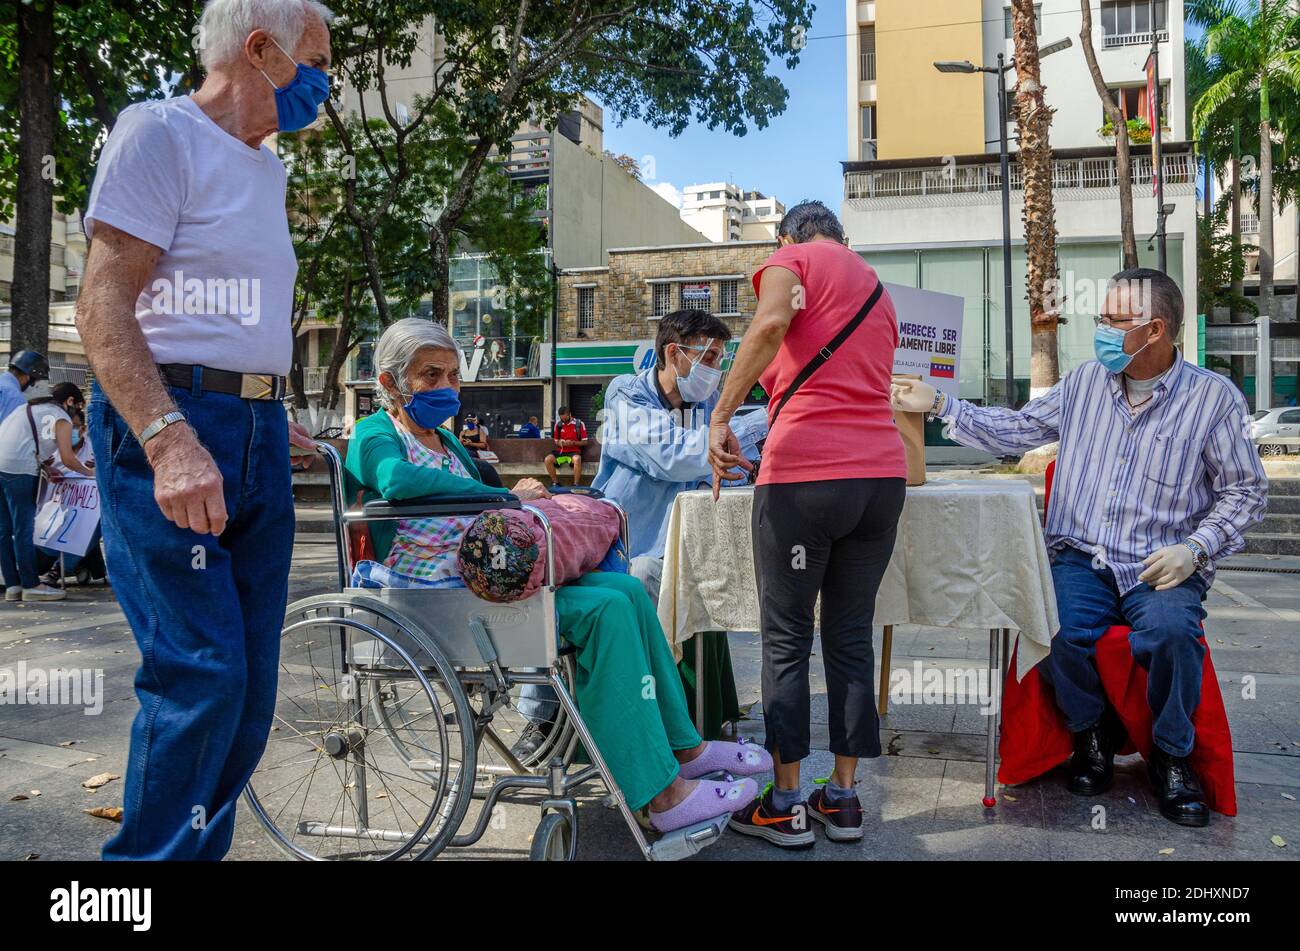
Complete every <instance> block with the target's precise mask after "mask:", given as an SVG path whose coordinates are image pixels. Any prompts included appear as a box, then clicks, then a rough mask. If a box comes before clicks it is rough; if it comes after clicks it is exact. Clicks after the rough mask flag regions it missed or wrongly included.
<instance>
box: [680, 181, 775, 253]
mask: <svg viewBox="0 0 1300 951" xmlns="http://www.w3.org/2000/svg"><path fill="white" fill-rule="evenodd" d="M784 214H785V203H784V202H782V201H780V200H779V199H777V198H775V197H768V196H767V195H764V194H763V193H762V192H759V191H743V190H742V189H741V188H740V186H738V185H734V184H732V183H731V182H705V183H703V184H699V185H687V186H686V187H685V188H684V189H683V190H682V210H681V216H682V221H684V222H686V223H687V224H688V225H690V226H691V227H692V228H694V229H695V230H696V231H698V232H700V234H702V235H704V236H705V237H706V238H708V239H709V240H710V241H763V240H767V239H772V240H775V238H776V229H777V225H779V224H780V223H781V217H782V216H783V215H784Z"/></svg>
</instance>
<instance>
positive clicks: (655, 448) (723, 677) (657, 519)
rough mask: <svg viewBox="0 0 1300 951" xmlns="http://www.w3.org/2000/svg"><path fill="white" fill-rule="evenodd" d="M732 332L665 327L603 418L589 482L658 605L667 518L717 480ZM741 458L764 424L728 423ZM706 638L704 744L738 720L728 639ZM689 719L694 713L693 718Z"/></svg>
mask: <svg viewBox="0 0 1300 951" xmlns="http://www.w3.org/2000/svg"><path fill="white" fill-rule="evenodd" d="M730 339H731V329H730V328H729V327H728V326H727V325H726V324H725V323H724V322H723V321H722V320H721V319H720V318H718V317H716V316H714V315H713V314H710V313H708V312H707V311H702V310H679V311H674V312H673V313H671V314H667V315H665V316H664V317H663V318H661V319H660V321H659V329H658V331H657V332H656V334H655V364H654V366H651V367H648V368H647V369H645V370H642V371H641V372H639V373H636V374H627V375H625V376H619V377H615V378H614V379H613V380H611V381H610V384H609V388H608V389H607V390H606V392H605V406H604V409H603V410H602V411H601V414H600V415H601V425H600V430H599V432H600V442H601V458H600V469H599V470H598V471H597V473H596V478H595V479H594V480H593V481H592V483H591V484H592V488H595V489H599V490H600V491H601V492H603V493H604V494H605V497H606V498H609V499H612V500H613V501H615V502H617V503H618V504H619V505H620V506H621V507H622V508H623V511H624V512H626V513H627V519H628V528H629V532H630V534H631V538H632V545H631V550H630V551H629V552H628V554H629V555H630V556H631V559H632V560H631V572H632V574H633V575H634V576H635V577H637V578H639V579H640V580H641V582H642V583H643V584H644V585H645V588H646V593H647V594H649V595H650V600H651V601H653V602H654V603H655V604H658V603H659V585H660V578H661V576H662V573H663V565H664V539H665V536H666V534H667V531H668V517H669V515H670V514H671V512H672V508H673V501H674V499H676V498H677V494H678V493H679V492H686V491H689V490H691V489H696V488H699V487H700V485H701V484H702V483H705V482H706V481H707V480H709V479H710V478H711V477H712V475H713V467H712V466H711V465H709V431H708V430H709V419H710V417H711V415H712V413H713V407H714V405H716V404H717V402H718V385H719V383H720V382H721V380H722V369H721V368H722V362H723V359H724V358H725V356H726V343H727V341H728V340H730ZM731 427H732V429H733V430H734V431H735V433H736V436H737V439H738V440H739V443H740V446H741V448H742V449H743V450H748V449H750V448H751V447H753V446H754V445H755V444H756V443H757V442H758V440H760V439H762V438H763V436H764V435H766V434H767V416H766V414H763V413H750V414H749V415H747V416H743V417H736V418H735V419H733V420H732V422H731ZM699 636H700V637H702V638H703V639H704V641H703V647H704V655H705V672H704V674H703V676H705V682H706V684H708V685H709V686H710V687H713V688H716V689H709V688H706V690H705V703H704V709H705V715H704V717H703V718H702V719H697V722H698V723H702V724H703V731H704V735H705V736H715V735H718V734H719V733H720V730H721V726H722V724H723V723H724V722H727V721H728V720H732V719H735V718H736V717H738V715H739V706H738V702H737V699H736V687H735V680H734V677H733V676H732V672H731V652H730V651H729V650H728V647H727V635H726V632H725V631H708V632H705V633H703V634H701V635H699ZM694 663H695V658H694V651H693V650H688V651H687V652H686V656H685V657H684V658H683V661H682V663H681V665H679V666H680V668H681V672H682V676H683V680H684V681H685V682H686V686H687V690H686V697H687V700H688V701H689V702H690V703H691V704H692V705H694V702H695V696H696V693H695V690H694V682H695V676H696V673H695V671H694ZM691 712H692V715H694V714H695V711H694V709H692V711H691Z"/></svg>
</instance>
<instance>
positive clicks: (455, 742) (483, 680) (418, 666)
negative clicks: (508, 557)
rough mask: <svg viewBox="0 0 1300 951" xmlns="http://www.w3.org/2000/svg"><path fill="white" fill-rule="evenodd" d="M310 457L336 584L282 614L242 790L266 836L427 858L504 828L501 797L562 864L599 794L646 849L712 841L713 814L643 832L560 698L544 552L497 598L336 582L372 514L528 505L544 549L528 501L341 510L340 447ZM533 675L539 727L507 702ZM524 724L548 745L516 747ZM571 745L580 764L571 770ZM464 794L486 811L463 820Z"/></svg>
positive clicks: (304, 851) (678, 851)
mask: <svg viewBox="0 0 1300 951" xmlns="http://www.w3.org/2000/svg"><path fill="white" fill-rule="evenodd" d="M317 450H318V451H319V453H320V454H321V455H322V456H323V457H324V459H325V461H326V464H327V468H328V469H329V476H330V496H331V503H332V507H333V512H334V521H335V537H334V543H335V546H336V548H337V551H338V586H339V591H338V593H337V594H322V595H315V596H312V597H308V598H304V599H302V600H300V601H296V602H294V603H293V604H291V605H289V607H288V608H287V610H286V617H285V625H284V629H283V631H282V633H281V642H280V663H279V681H278V687H277V695H276V709H275V713H274V717H273V721H272V724H271V728H270V732H269V735H268V738H267V744H266V749H265V751H264V753H263V754H262V758H261V760H260V762H259V763H258V766H257V769H256V770H255V771H254V772H253V775H252V777H251V778H250V780H249V783H248V786H247V788H246V790H245V793H244V795H245V798H246V801H247V804H248V805H249V807H250V808H251V809H252V811H253V813H254V815H255V816H256V817H257V819H258V821H259V822H260V823H261V825H262V826H263V827H264V829H265V831H266V832H267V834H268V835H269V836H270V838H271V840H272V841H273V842H274V843H275V845H277V846H278V847H279V848H280V849H281V850H282V851H284V852H286V853H287V854H288V855H290V856H292V857H294V858H298V859H303V860H314V861H329V860H335V861H337V860H347V859H364V860H380V861H392V860H398V859H406V860H415V859H432V858H434V857H435V856H437V855H438V854H439V853H441V852H442V851H443V850H444V849H446V848H448V847H451V848H463V847H466V846H471V845H474V844H475V843H477V842H479V841H480V840H481V839H482V837H483V836H484V835H485V834H486V832H487V831H488V828H489V827H490V826H499V822H498V818H499V816H500V813H499V810H498V806H499V805H500V804H502V803H512V804H533V805H536V806H537V807H538V808H539V810H540V821H539V822H538V824H537V827H536V830H535V831H534V833H533V836H532V841H531V845H530V849H529V858H530V859H532V860H535V861H571V860H573V859H574V858H575V857H576V855H577V845H578V809H577V803H578V800H577V794H578V793H579V792H582V793H583V794H584V795H598V794H599V790H600V789H602V788H603V790H604V797H603V801H604V803H605V804H607V805H613V806H614V807H616V808H617V809H618V810H619V811H620V812H621V813H622V815H623V818H624V819H625V820H626V822H627V825H628V827H629V829H630V830H631V832H632V836H633V838H634V839H635V840H636V843H637V846H638V847H639V848H640V850H641V854H642V855H643V856H644V857H645V858H646V859H651V860H664V859H667V860H674V859H681V858H686V857H689V856H691V855H694V854H696V853H698V852H699V851H700V850H701V849H703V848H705V847H707V846H709V845H712V844H713V843H714V842H716V841H717V840H718V839H719V838H720V837H721V835H722V830H723V829H724V828H725V825H726V821H727V817H726V816H722V817H718V818H716V819H713V820H709V821H706V822H702V823H697V824H696V825H693V826H689V827H687V828H684V829H678V830H675V831H674V832H670V833H667V834H665V835H662V836H659V837H657V838H655V839H654V840H653V841H652V840H651V839H649V838H648V837H647V834H646V831H645V829H643V826H642V824H641V823H640V822H639V821H638V817H637V816H636V815H635V814H634V813H633V811H632V810H631V808H629V806H628V803H627V800H626V799H625V798H624V796H623V793H622V791H621V790H620V789H619V788H618V784H617V783H616V782H615V781H614V778H613V776H612V775H611V774H610V772H609V769H608V768H607V766H606V764H605V761H604V760H603V758H602V757H601V755H600V750H599V749H598V748H597V747H596V744H595V742H594V741H593V740H592V737H591V734H590V732H589V731H588V729H587V726H586V725H585V724H584V723H583V720H582V716H581V714H580V713H579V711H578V708H577V705H576V703H575V702H574V700H573V696H572V692H571V687H572V683H573V679H574V666H573V658H572V656H571V652H568V651H566V650H565V649H564V648H562V646H561V644H560V641H559V636H558V631H557V625H556V610H555V590H556V587H557V586H556V585H555V584H554V583H553V579H552V577H551V560H550V559H548V563H547V568H546V576H545V583H544V585H543V587H542V589H541V590H540V591H538V592H537V593H536V594H535V595H533V596H532V597H530V598H527V599H525V600H522V601H516V602H512V603H507V604H498V603H493V602H489V601H484V600H481V599H479V598H478V597H476V596H475V595H474V594H473V593H472V592H470V591H469V590H468V589H466V588H353V587H349V584H350V579H351V577H352V570H353V566H354V563H355V562H356V561H357V560H358V559H357V557H356V550H355V548H356V546H355V540H356V539H358V538H360V537H361V533H364V531H365V525H366V524H367V523H370V522H376V521H394V520H399V519H410V518H427V517H431V516H456V515H465V516H473V515H478V514H479V513H481V512H484V511H487V510H491V509H501V508H515V509H524V510H527V511H529V512H530V513H531V514H533V515H534V516H535V517H536V518H537V519H538V520H539V522H540V523H541V525H542V527H543V530H544V531H545V532H546V537H547V545H548V551H549V550H551V549H550V544H551V540H552V536H551V527H550V525H549V523H548V522H547V520H546V518H545V516H544V515H543V513H542V512H541V510H539V509H537V508H535V507H533V506H529V505H528V504H526V503H521V502H520V501H519V500H517V499H515V498H513V497H511V496H509V495H508V494H502V495H501V496H499V497H496V498H488V499H486V500H485V499H484V497H482V496H478V497H475V498H474V499H472V500H470V499H448V498H439V499H425V500H412V501H406V502H400V503H393V502H387V501H374V502H369V503H366V504H365V505H363V506H360V507H356V508H353V509H351V510H349V509H348V507H347V504H346V500H345V490H344V484H345V482H344V472H343V465H342V458H341V457H340V455H339V453H338V452H337V450H335V449H334V448H333V447H332V446H330V445H328V444H325V443H318V444H317ZM587 494H593V495H596V496H597V497H599V494H598V493H592V492H590V490H587ZM602 501H603V502H604V503H605V504H607V505H611V506H613V507H614V508H616V509H618V511H619V515H620V519H621V524H622V529H621V531H622V537H623V541H624V543H625V544H626V542H627V540H628V529H627V517H626V515H624V514H623V512H622V509H620V508H619V507H618V506H617V505H616V504H615V503H614V502H612V501H611V500H609V499H602ZM358 530H359V531H358ZM529 685H532V686H533V687H534V692H536V688H537V687H543V688H544V687H549V688H550V689H551V690H552V691H553V692H554V694H553V695H554V700H550V699H547V700H544V701H541V702H540V705H541V706H543V707H550V708H551V710H552V712H551V714H550V715H549V716H547V717H544V718H542V719H541V720H539V714H538V713H536V712H534V713H532V714H530V716H527V717H526V716H524V714H523V713H522V712H521V710H520V706H521V701H522V700H525V699H527V698H525V697H523V696H522V693H521V692H522V691H524V689H525V688H526V687H528V686H529ZM543 694H544V691H543ZM531 702H532V703H533V704H534V707H537V706H538V704H539V701H537V700H535V699H534V700H532V701H531ZM530 723H531V724H532V725H533V726H534V727H537V728H538V729H539V730H540V734H541V735H542V737H543V739H542V741H541V742H540V743H538V744H536V745H534V746H531V747H521V746H519V744H518V740H519V739H520V738H522V736H523V733H524V731H525V730H526V729H528V728H529V725H530ZM579 747H581V749H582V750H583V751H585V753H586V755H587V758H588V759H589V761H590V762H589V763H588V764H577V763H575V760H576V759H577V753H578V751H579ZM474 801H477V802H479V803H481V808H480V809H479V812H478V815H477V817H476V819H475V821H474V823H473V825H472V827H470V828H468V829H466V830H462V828H461V827H462V825H463V824H465V818H466V815H467V813H468V811H469V809H470V806H471V803H472V802H474Z"/></svg>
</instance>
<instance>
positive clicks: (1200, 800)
mask: <svg viewBox="0 0 1300 951" xmlns="http://www.w3.org/2000/svg"><path fill="white" fill-rule="evenodd" d="M1147 773H1148V774H1149V775H1150V776H1151V785H1152V786H1153V787H1154V788H1155V793H1156V799H1158V800H1159V801H1160V814H1161V815H1162V816H1164V817H1165V818H1166V819H1168V820H1169V821H1170V822H1176V823H1178V824H1179V825H1180V826H1195V827H1197V828H1200V827H1201V826H1206V825H1209V824H1210V810H1209V807H1208V806H1206V805H1205V791H1204V790H1203V789H1201V781H1200V780H1199V779H1197V778H1196V773H1194V772H1193V771H1192V764H1191V763H1190V762H1188V760H1187V758H1186V757H1184V756H1170V755H1169V754H1168V753H1166V752H1165V751H1164V750H1162V749H1161V748H1160V747H1158V746H1155V745H1152V747H1151V759H1150V760H1148V761H1147Z"/></svg>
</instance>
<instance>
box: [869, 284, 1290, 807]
mask: <svg viewBox="0 0 1300 951" xmlns="http://www.w3.org/2000/svg"><path fill="white" fill-rule="evenodd" d="M1095 321H1096V325H1097V326H1096V332H1095V338H1094V341H1093V349H1094V351H1095V353H1096V355H1097V359H1096V360H1089V361H1088V362H1087V363H1084V364H1082V365H1081V366H1078V367H1075V368H1074V369H1073V370H1071V371H1070V372H1069V373H1067V374H1066V375H1065V376H1064V377H1062V378H1061V381H1060V382H1059V383H1057V384H1056V385H1055V386H1054V387H1052V388H1051V389H1050V390H1048V391H1047V392H1046V393H1044V394H1043V395H1042V396H1040V397H1038V398H1037V399H1033V400H1030V401H1029V402H1028V403H1026V404H1025V405H1024V406H1023V407H1021V408H1020V409H1019V410H1013V409H1007V408H1005V407H998V406H975V405H974V404H973V403H968V402H966V401H965V400H958V399H950V398H949V397H947V396H946V395H945V394H943V393H937V392H936V391H935V389H934V388H933V387H932V386H930V385H929V384H926V383H922V382H921V381H919V380H917V381H909V380H904V379H902V378H899V379H897V380H895V382H894V393H893V403H894V406H895V407H897V408H898V409H901V410H907V411H910V412H921V413H929V414H930V415H931V416H933V417H937V418H939V419H942V420H944V421H945V422H946V423H947V424H948V426H947V429H948V430H949V432H950V433H951V436H952V438H953V439H954V440H956V441H957V442H959V443H961V444H962V445H964V446H972V447H974V448H977V449H983V450H985V451H987V452H992V453H996V454H998V455H1009V454H1014V453H1023V452H1027V451H1028V450H1030V449H1033V448H1035V447H1037V446H1042V445H1046V444H1047V443H1053V442H1059V443H1060V446H1059V449H1058V451H1057V456H1056V475H1055V477H1054V479H1053V482H1052V504H1051V505H1050V506H1048V510H1047V524H1046V526H1045V529H1044V534H1045V536H1046V540H1047V548H1048V552H1049V554H1050V556H1051V560H1052V583H1053V585H1054V586H1055V588H1056V602H1057V605H1058V608H1059V610H1060V617H1061V630H1060V632H1059V633H1058V634H1057V635H1056V636H1055V637H1054V638H1053V639H1052V651H1051V653H1050V654H1048V655H1047V660H1046V661H1045V662H1044V663H1043V664H1042V665H1040V667H1039V670H1040V671H1041V673H1042V676H1043V678H1044V679H1045V680H1046V681H1047V682H1048V683H1049V684H1051V685H1052V687H1053V693H1054V695H1055V698H1056V705H1057V707H1058V708H1059V709H1060V711H1061V713H1062V714H1063V716H1064V718H1065V723H1066V726H1067V727H1068V728H1069V730H1070V732H1071V734H1072V735H1073V742H1074V754H1073V756H1072V757H1071V759H1070V762H1069V765H1068V766H1067V767H1066V771H1065V785H1066V788H1067V789H1068V790H1069V791H1070V792H1072V793H1074V794H1075V795H1077V796H1097V795H1101V794H1102V793H1104V792H1106V790H1107V789H1109V788H1110V784H1111V780H1112V779H1113V777H1114V760H1115V753H1116V751H1117V750H1118V749H1119V748H1120V747H1122V746H1123V745H1124V741H1125V739H1126V735H1125V732H1124V728H1123V726H1122V725H1121V724H1120V722H1119V718H1118V716H1117V715H1116V713H1115V711H1114V710H1113V709H1112V708H1111V707H1110V705H1109V703H1108V702H1107V700H1106V696H1105V694H1104V693H1103V692H1102V685H1101V681H1100V679H1099V678H1098V675H1097V668H1096V645H1097V641H1098V640H1099V639H1100V638H1101V636H1102V635H1103V634H1104V633H1106V630H1107V629H1108V628H1109V627H1111V626H1112V625H1116V624H1125V625H1128V626H1129V627H1131V628H1132V633H1131V634H1130V635H1129V645H1130V647H1131V648H1132V650H1133V659H1134V660H1135V661H1137V663H1138V664H1139V665H1140V666H1141V667H1143V668H1144V669H1145V670H1146V671H1147V702H1148V703H1149V704H1150V706H1151V717H1152V729H1151V740H1152V747H1151V759H1150V761H1149V762H1148V772H1149V775H1150V779H1151V784H1152V786H1153V787H1154V788H1155V793H1156V798H1157V801H1158V803H1159V805H1160V812H1161V814H1162V815H1163V816H1164V817H1165V818H1166V819H1169V820H1170V821H1171V822H1175V823H1177V824H1179V825H1185V826H1204V825H1206V824H1207V823H1208V822H1209V821H1210V813H1209V809H1208V807H1207V806H1206V803H1205V794H1204V790H1203V789H1202V788H1201V784H1200V780H1199V778H1198V777H1197V776H1196V773H1195V772H1194V771H1193V770H1192V767H1191V763H1190V762H1189V760H1188V757H1189V756H1190V755H1191V752H1192V747H1193V745H1194V744H1195V740H1196V730H1195V727H1194V726H1193V724H1192V714H1193V713H1194V712H1195V710H1196V707H1197V705H1198V704H1199V703H1200V700H1201V682H1202V669H1203V666H1204V661H1205V651H1206V647H1205V642H1204V640H1203V639H1202V637H1203V632H1202V630H1201V621H1202V620H1203V619H1204V618H1205V609H1204V608H1202V607H1201V603H1202V602H1203V601H1204V600H1205V595H1206V592H1207V591H1208V590H1209V587H1210V585H1211V584H1212V583H1213V581H1214V563H1215V561H1216V560H1218V559H1220V558H1224V557H1226V556H1228V555H1231V554H1232V553H1233V552H1238V551H1241V550H1242V549H1243V548H1244V547H1245V537H1244V536H1245V533H1246V530H1247V529H1249V528H1250V527H1251V526H1252V525H1254V524H1256V523H1257V522H1259V520H1260V519H1262V518H1263V517H1264V513H1265V510H1266V509H1267V507H1268V479H1267V478H1266V477H1265V475H1264V467H1263V466H1262V465H1261V463H1260V459H1259V453H1258V451H1257V450H1256V448H1255V446H1254V444H1253V443H1252V442H1251V439H1250V436H1249V435H1248V423H1249V422H1250V413H1249V409H1248V407H1247V406H1246V400H1245V398H1244V397H1243V396H1242V395H1241V391H1240V390H1238V389H1237V388H1236V387H1235V386H1234V385H1233V383H1232V381H1231V380H1229V379H1228V378H1226V377H1223V376H1220V375H1219V374H1218V373H1215V372H1214V371H1212V370H1207V369H1204V368H1202V367H1198V366H1195V365H1194V364H1191V363H1188V362H1187V361H1186V360H1184V359H1183V356H1182V354H1180V353H1179V352H1178V348H1177V347H1176V346H1175V341H1177V340H1178V338H1179V335H1180V333H1181V331H1182V323H1183V293H1182V291H1181V290H1180V289H1179V287H1178V285H1177V284H1176V283H1174V281H1173V280H1171V279H1170V278H1169V277H1168V276H1167V275H1165V274H1163V273H1161V272H1160V271H1156V270H1153V269H1151V268H1130V269H1129V270H1125V271H1120V272H1119V273H1118V274H1116V275H1115V276H1114V277H1112V278H1111V279H1110V284H1109V286H1108V287H1107V291H1106V296H1105V299H1104V301H1103V304H1102V312H1101V316H1100V317H1098V318H1096V319H1095Z"/></svg>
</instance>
